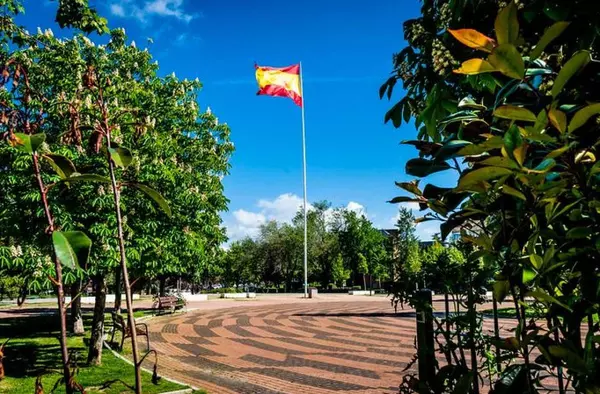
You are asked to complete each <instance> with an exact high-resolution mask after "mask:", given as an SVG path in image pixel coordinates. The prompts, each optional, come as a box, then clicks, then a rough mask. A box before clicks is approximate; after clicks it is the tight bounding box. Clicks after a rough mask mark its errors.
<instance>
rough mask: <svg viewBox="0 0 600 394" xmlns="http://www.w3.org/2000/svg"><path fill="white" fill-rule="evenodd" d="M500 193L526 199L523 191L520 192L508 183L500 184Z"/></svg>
mask: <svg viewBox="0 0 600 394" xmlns="http://www.w3.org/2000/svg"><path fill="white" fill-rule="evenodd" d="M502 193H504V194H508V195H510V196H513V197H517V198H518V199H521V200H523V201H525V200H527V198H526V197H525V195H524V194H523V193H521V192H520V191H518V190H517V189H515V188H513V187H510V186H508V185H502Z"/></svg>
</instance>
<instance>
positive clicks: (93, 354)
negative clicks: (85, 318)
mask: <svg viewBox="0 0 600 394" xmlns="http://www.w3.org/2000/svg"><path fill="white" fill-rule="evenodd" d="M94 293H95V297H96V299H95V302H94V318H93V320H92V336H91V338H90V347H89V351H88V363H90V364H92V365H100V364H102V343H103V341H104V308H105V306H106V289H105V286H104V277H103V276H96V277H95V278H94Z"/></svg>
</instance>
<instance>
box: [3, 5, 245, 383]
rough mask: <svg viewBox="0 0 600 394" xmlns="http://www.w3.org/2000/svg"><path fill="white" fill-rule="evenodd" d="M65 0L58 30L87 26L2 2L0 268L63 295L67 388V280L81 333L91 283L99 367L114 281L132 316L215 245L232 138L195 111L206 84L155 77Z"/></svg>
mask: <svg viewBox="0 0 600 394" xmlns="http://www.w3.org/2000/svg"><path fill="white" fill-rule="evenodd" d="M58 5H59V8H58V12H57V22H58V23H59V25H60V26H61V27H62V26H68V27H74V28H75V29H79V31H80V33H76V34H75V35H74V36H72V37H65V38H57V37H55V36H54V34H53V32H52V31H51V30H50V29H47V30H38V31H37V33H35V34H32V33H29V32H27V31H26V30H25V29H24V28H22V27H20V26H18V25H16V24H15V23H14V16H15V15H17V14H18V13H20V12H23V7H22V4H21V3H20V2H19V1H18V0H0V13H1V14H2V15H1V18H2V24H1V26H0V29H1V31H0V69H1V70H2V77H1V83H2V85H3V89H2V90H1V91H0V136H1V137H2V143H0V275H1V276H3V277H13V278H16V279H15V280H14V281H12V282H8V281H4V283H7V284H8V285H10V286H13V287H14V285H15V284H18V285H19V286H20V287H21V291H20V293H21V294H25V293H26V292H27V291H34V292H35V291H40V290H42V289H54V290H56V292H57V295H58V300H59V316H60V317H61V327H62V328H61V331H62V335H61V350H62V356H63V370H64V375H65V376H64V383H65V385H66V386H67V392H68V393H70V392H72V391H73V390H74V389H75V387H76V384H75V382H74V378H73V376H72V374H71V373H70V365H69V354H68V349H67V347H66V340H65V336H66V332H65V331H66V327H65V312H66V310H65V308H66V306H65V305H64V304H63V301H62V299H63V297H62V296H63V294H64V290H63V289H64V287H65V286H71V292H72V295H73V299H74V300H75V301H74V302H72V305H71V306H72V315H73V323H74V324H73V331H75V332H78V333H81V329H82V328H83V325H82V324H81V313H80V311H79V303H78V302H77V299H78V295H80V294H81V290H82V289H81V287H82V285H83V284H87V282H88V280H89V279H90V278H91V279H92V280H93V282H94V287H95V294H96V305H95V310H94V321H93V328H92V335H91V341H90V349H89V357H88V361H89V362H90V363H100V362H101V356H102V340H103V330H104V310H105V294H106V278H107V277H109V276H114V277H115V278H116V280H115V288H114V289H113V290H114V292H115V293H116V294H117V295H119V297H117V301H116V305H115V307H116V309H117V310H119V309H120V305H121V300H120V294H121V286H123V288H124V289H125V294H126V296H127V306H128V312H129V324H133V323H134V320H133V314H132V309H131V302H130V301H131V299H130V295H131V288H132V286H133V285H132V284H134V283H136V282H137V283H138V284H140V285H141V284H143V281H144V280H148V279H153V278H165V277H167V276H173V275H182V276H185V277H188V278H190V279H193V278H194V276H197V275H201V274H202V273H203V272H204V271H205V270H206V267H207V266H208V265H209V262H211V261H213V260H214V259H215V256H216V255H217V254H218V253H219V250H220V249H219V245H220V244H221V243H223V242H224V241H225V240H226V236H225V231H224V228H223V227H222V226H221V219H220V216H219V214H220V212H221V211H224V210H225V209H226V208H227V202H228V201H227V199H226V198H225V196H224V194H223V186H222V183H221V179H222V177H223V176H225V175H226V174H227V173H228V169H229V157H230V155H231V153H232V151H233V145H232V144H231V142H230V141H229V128H228V127H227V125H226V124H223V123H219V121H218V119H217V118H216V116H215V115H213V114H212V113H210V111H207V112H202V111H201V110H200V108H199V106H198V103H197V101H198V92H199V90H200V88H201V84H200V82H199V81H198V80H194V81H189V80H180V79H178V78H177V77H176V76H175V75H174V74H172V75H169V76H166V77H162V76H160V75H159V72H158V71H159V69H158V64H157V63H156V62H154V61H153V59H152V56H151V54H150V53H149V52H148V50H146V49H139V48H137V47H136V45H135V43H134V42H131V43H129V42H128V40H127V37H126V36H125V32H124V30H123V29H113V30H110V31H109V29H108V27H107V22H106V20H104V19H103V18H100V17H99V16H98V15H97V14H96V12H95V11H94V10H92V9H90V8H89V7H88V5H87V1H86V0H61V1H60V2H59V4H58ZM91 32H95V33H97V34H99V35H100V36H99V38H97V39H96V41H97V42H93V41H91V40H90V39H89V38H88V36H87V34H88V33H91ZM158 191H160V192H158ZM130 277H131V278H130ZM141 278H144V279H142V280H141V281H138V279H141ZM132 339H133V344H134V360H135V361H136V375H137V377H136V390H137V392H141V381H140V380H139V364H140V362H139V361H138V359H137V357H138V354H137V352H136V346H135V338H132Z"/></svg>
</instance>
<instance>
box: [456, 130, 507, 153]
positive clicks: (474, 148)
mask: <svg viewBox="0 0 600 394" xmlns="http://www.w3.org/2000/svg"><path fill="white" fill-rule="evenodd" d="M502 146H504V141H503V140H502V138H501V137H499V136H497V135H495V136H493V137H491V138H489V139H488V140H487V141H484V142H482V143H480V144H477V145H475V144H473V145H468V146H465V147H464V148H462V149H461V150H459V151H458V153H457V154H458V155H459V156H474V155H480V154H482V153H485V152H489V151H491V150H493V149H500V148H501V147H502Z"/></svg>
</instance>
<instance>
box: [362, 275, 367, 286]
mask: <svg viewBox="0 0 600 394" xmlns="http://www.w3.org/2000/svg"><path fill="white" fill-rule="evenodd" d="M363 288H364V289H365V290H367V275H365V274H363Z"/></svg>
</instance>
